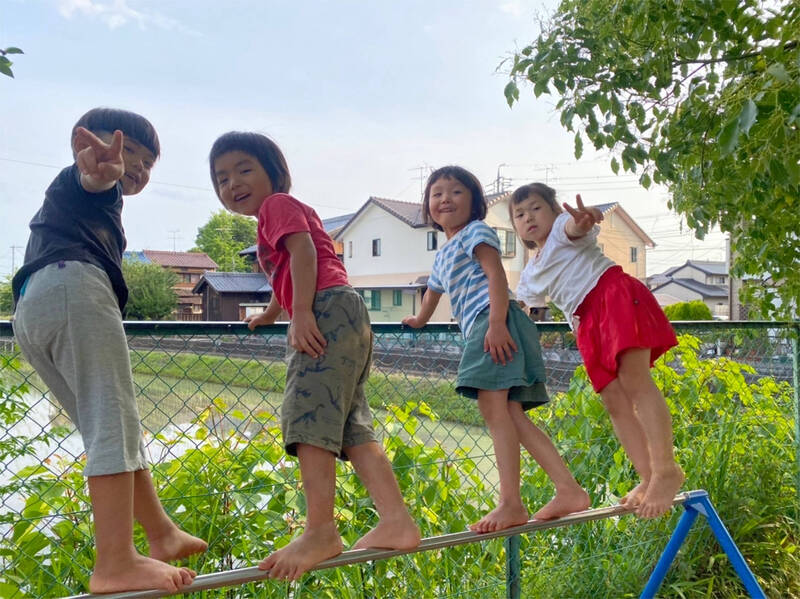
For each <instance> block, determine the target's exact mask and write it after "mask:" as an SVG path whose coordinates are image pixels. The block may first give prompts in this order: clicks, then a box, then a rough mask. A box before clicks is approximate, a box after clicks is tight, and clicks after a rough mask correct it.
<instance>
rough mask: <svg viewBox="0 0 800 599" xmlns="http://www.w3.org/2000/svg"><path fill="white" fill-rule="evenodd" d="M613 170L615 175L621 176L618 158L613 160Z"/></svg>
mask: <svg viewBox="0 0 800 599" xmlns="http://www.w3.org/2000/svg"><path fill="white" fill-rule="evenodd" d="M611 170H612V171H614V174H615V175H617V174H619V162H617V159H616V158H612V159H611Z"/></svg>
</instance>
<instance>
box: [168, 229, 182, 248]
mask: <svg viewBox="0 0 800 599" xmlns="http://www.w3.org/2000/svg"><path fill="white" fill-rule="evenodd" d="M168 232H169V236H170V238H171V239H172V251H173V252H174V251H177V250H176V249H175V248H176V247H177V246H176V244H175V242H176V241H177V240H178V238H179V237H180V235H178V233H180V232H181V230H180V229H170V230H169V231H168Z"/></svg>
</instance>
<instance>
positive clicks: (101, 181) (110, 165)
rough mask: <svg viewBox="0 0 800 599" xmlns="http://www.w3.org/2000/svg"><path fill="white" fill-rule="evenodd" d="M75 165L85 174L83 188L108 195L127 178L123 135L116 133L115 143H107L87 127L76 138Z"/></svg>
mask: <svg viewBox="0 0 800 599" xmlns="http://www.w3.org/2000/svg"><path fill="white" fill-rule="evenodd" d="M72 148H73V150H74V151H75V164H77V165H78V169H79V170H80V172H81V186H82V187H83V188H84V189H85V190H86V191H88V192H89V193H100V192H103V191H107V190H109V189H111V188H112V187H114V185H116V183H117V181H119V179H120V177H122V175H124V174H125V163H124V162H123V160H122V131H119V130H117V131H114V135H113V136H112V138H111V143H106V142H105V141H103V140H102V139H100V138H99V137H97V136H96V135H95V134H94V133H92V132H91V131H89V130H88V129H85V128H83V127H78V128H77V129H76V130H75V136H74V137H73V138H72Z"/></svg>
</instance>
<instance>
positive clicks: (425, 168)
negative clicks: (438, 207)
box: [408, 163, 433, 200]
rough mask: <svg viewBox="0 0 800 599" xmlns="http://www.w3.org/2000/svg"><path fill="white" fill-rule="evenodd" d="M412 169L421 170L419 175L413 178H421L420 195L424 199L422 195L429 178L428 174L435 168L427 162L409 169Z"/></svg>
mask: <svg viewBox="0 0 800 599" xmlns="http://www.w3.org/2000/svg"><path fill="white" fill-rule="evenodd" d="M408 170H410V171H419V175H417V176H416V177H411V178H412V179H419V197H420V200H422V196H423V195H424V193H425V179H427V178H428V175H430V174H431V172H433V169H432V168H431V167H430V165H429V164H427V163H425V164H423V165H422V166H415V167H414V168H410V169H408Z"/></svg>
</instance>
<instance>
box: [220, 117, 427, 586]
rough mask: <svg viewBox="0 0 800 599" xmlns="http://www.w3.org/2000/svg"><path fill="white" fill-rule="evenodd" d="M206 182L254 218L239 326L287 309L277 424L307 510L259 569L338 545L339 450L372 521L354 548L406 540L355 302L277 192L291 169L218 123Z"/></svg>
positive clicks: (320, 556) (332, 260) (299, 216)
mask: <svg viewBox="0 0 800 599" xmlns="http://www.w3.org/2000/svg"><path fill="white" fill-rule="evenodd" d="M209 163H210V167H211V181H212V183H213V185H214V190H215V191H216V192H217V196H218V197H219V199H220V200H221V201H222V203H223V204H224V205H225V207H226V208H228V210H231V211H233V212H237V213H239V214H244V215H247V216H258V260H259V263H260V264H261V266H262V268H263V269H264V272H265V273H267V276H268V277H269V280H270V283H271V285H272V289H273V293H272V299H271V300H270V303H269V306H268V307H267V309H266V310H265V311H264V312H262V313H260V314H258V315H256V316H253V317H251V318H249V319H248V322H249V327H250V329H254V328H255V327H257V326H261V325H267V324H272V323H273V322H275V319H276V318H277V317H278V315H279V314H280V312H281V309H285V310H287V311H288V312H289V316H290V319H291V322H290V324H289V333H288V344H289V348H288V351H287V361H288V364H287V371H286V389H285V392H284V400H283V405H282V407H281V428H282V431H283V442H284V446H285V447H286V451H287V453H289V454H290V455H296V456H297V457H298V459H299V461H300V474H301V477H302V480H303V492H304V493H305V496H306V505H307V519H306V527H305V530H304V531H303V534H302V535H300V537H298V538H296V539H295V540H294V541H292V542H291V543H289V545H287V546H286V547H284V548H283V549H280V550H279V551H275V552H274V553H272V554H271V555H269V556H268V557H267V558H266V559H264V560H263V561H262V562H261V563H260V564H259V568H261V569H262V570H269V576H270V577H271V578H280V579H285V580H297V579H298V578H300V576H302V574H303V573H304V572H306V571H307V570H309V569H310V568H312V567H313V566H315V565H316V564H318V563H319V562H322V561H324V560H326V559H328V558H331V557H333V556H335V555H338V554H339V553H341V551H342V547H343V546H342V539H341V537H340V536H339V531H338V530H337V528H336V523H335V522H334V519H333V503H334V492H335V482H336V468H335V465H336V464H335V460H336V458H337V457H338V458H341V459H349V460H350V461H351V462H352V463H353V466H354V468H355V470H356V473H357V474H358V475H359V477H360V478H361V480H362V481H363V482H364V484H365V486H366V487H367V491H369V494H370V496H371V497H372V499H373V501H374V502H375V507H376V508H377V510H378V514H379V516H380V521H379V522H378V525H377V526H376V527H375V528H374V529H373V530H371V531H370V532H369V533H367V534H366V535H364V536H363V537H362V538H361V539H359V540H358V542H356V544H355V546H354V547H355V548H356V549H366V548H376V549H377V548H380V549H412V548H414V547H416V546H417V545H418V544H419V542H420V535H419V529H418V528H417V525H416V524H415V523H414V521H413V520H412V519H411V516H410V515H409V513H408V510H407V509H406V506H405V504H404V503H403V498H402V496H401V495H400V488H399V486H398V484H397V480H396V479H395V477H394V472H392V467H391V464H390V463H389V460H388V459H387V458H386V454H385V453H384V451H383V448H382V447H381V446H380V445H379V444H378V442H377V437H376V435H375V430H374V428H373V423H372V413H371V411H370V409H369V405H368V404H367V400H366V397H365V395H364V382H365V381H366V379H367V377H368V375H369V367H370V364H371V361H372V331H371V329H370V323H369V315H368V313H367V308H366V305H365V304H364V301H363V300H362V299H361V296H359V295H358V294H357V293H356V292H355V290H354V289H353V288H352V287H350V285H349V284H348V281H347V273H346V271H345V269H344V265H343V264H342V263H341V261H340V260H339V259H338V257H337V256H336V253H335V252H334V249H333V242H332V241H331V239H330V237H329V236H328V235H327V233H325V230H324V229H323V227H322V221H321V220H320V218H319V216H317V214H316V212H314V210H313V209H312V208H310V207H309V206H306V205H305V204H303V203H302V202H299V201H298V200H297V199H295V198H294V197H292V196H290V195H289V194H288V191H289V188H290V187H291V176H290V175H289V169H288V167H287V165H286V159H285V158H284V157H283V153H282V152H281V150H280V148H278V146H277V145H276V144H275V143H274V142H273V141H272V140H271V139H269V138H267V137H265V136H263V135H260V134H258V133H242V132H230V133H226V134H224V135H222V136H221V137H219V138H218V139H217V140H216V141H215V142H214V145H213V146H212V148H211V153H210V155H209Z"/></svg>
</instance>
